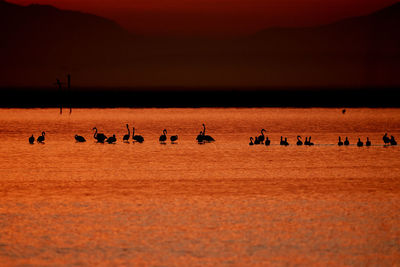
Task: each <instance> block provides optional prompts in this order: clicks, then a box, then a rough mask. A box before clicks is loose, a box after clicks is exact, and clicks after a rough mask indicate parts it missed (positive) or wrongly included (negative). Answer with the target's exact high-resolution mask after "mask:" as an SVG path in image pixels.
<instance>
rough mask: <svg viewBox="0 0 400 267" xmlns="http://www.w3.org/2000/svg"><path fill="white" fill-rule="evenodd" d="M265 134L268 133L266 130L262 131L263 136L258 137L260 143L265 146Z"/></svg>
mask: <svg viewBox="0 0 400 267" xmlns="http://www.w3.org/2000/svg"><path fill="white" fill-rule="evenodd" d="M264 132H266V130H265V129H261V135H259V136H258V141H260V143H261V144H264V140H265V135H264Z"/></svg>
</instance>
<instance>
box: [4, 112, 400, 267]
mask: <svg viewBox="0 0 400 267" xmlns="http://www.w3.org/2000/svg"><path fill="white" fill-rule="evenodd" d="M126 123H129V125H130V128H132V127H133V126H135V128H136V134H140V135H143V137H144V138H145V142H144V143H143V144H138V143H129V144H126V143H122V142H121V140H122V136H123V135H124V134H126V127H125V124H126ZM202 123H205V124H206V126H207V132H206V133H207V134H209V135H211V136H213V137H214V138H215V139H216V142H215V143H210V144H204V145H199V144H197V143H196V141H195V138H196V136H197V134H198V133H199V132H200V131H201V130H202V126H201V125H202ZM94 126H96V127H97V128H98V129H99V131H100V132H103V133H105V134H106V135H112V134H116V136H117V139H118V142H117V144H115V145H109V144H96V143H95V142H94V139H93V131H92V130H91V129H92V128H93V127H94ZM164 128H166V129H167V130H168V135H170V134H171V135H175V134H178V135H179V140H178V143H177V144H170V143H169V142H168V143H167V144H165V145H161V144H159V142H158V137H159V136H160V134H161V133H162V130H163V129H164ZM262 128H265V129H266V130H267V133H266V135H268V136H269V138H270V139H271V140H272V146H270V147H265V146H253V147H250V146H249V145H248V143H249V137H250V136H256V135H259V134H260V130H261V129H262ZM42 130H44V131H46V142H45V144H43V145H42V144H34V145H29V144H28V137H29V136H30V135H31V134H34V135H35V137H37V136H38V135H39V134H40V133H41V131H42ZM385 132H388V133H389V135H394V136H395V137H397V139H400V110H398V109H350V110H348V112H347V113H346V114H345V115H343V114H342V113H341V110H339V109H279V108H277V109H80V110H79V109H76V110H74V111H73V113H72V115H71V116H69V115H68V114H64V115H63V116H60V115H59V114H58V110H57V109H28V110H22V109H21V110H19V109H1V110H0V136H1V144H0V265H16V266H18V265H24V266H25V265H26V264H28V265H29V264H32V265H35V266H36V265H39V266H42V265H51V266H54V265H56V266H58V265H61V266H62V265H67V266H75V265H77V266H82V265H83V266H85V265H91V266H93V265H145V266H176V265H184V266H204V265H205V266H207V265H211V266H213V265H214V266H215V265H218V266H221V265H222V266H224V265H234V266H246V265H252V266H257V265H277V266H281V265H285V266H286V265H298V264H300V265H323V266H326V265H328V266H337V265H356V266H360V265H361V266H364V265H379V266H393V265H399V264H400V151H399V147H398V146H392V147H384V146H383V145H382V144H383V142H382V136H383V134H384V133H385ZM75 134H80V135H83V136H85V137H86V139H87V140H88V141H87V142H86V143H82V144H81V143H75V140H74V135H75ZM281 135H282V136H286V137H288V141H289V142H290V143H291V145H290V146H288V147H281V146H279V145H278V144H279V139H280V136H281ZM297 135H301V136H312V141H313V142H314V143H315V144H316V145H315V146H313V147H297V146H295V145H294V144H295V142H296V136H297ZM339 135H341V136H342V137H345V136H348V137H349V138H350V141H351V142H352V144H353V145H351V146H349V147H338V146H336V145H335V144H336V143H337V137H338V136H339ZM367 136H368V137H369V138H370V140H371V141H372V144H373V146H372V147H369V148H367V147H363V148H359V147H357V146H355V145H354V144H355V143H356V141H357V139H358V138H359V137H360V138H361V139H362V140H363V141H364V142H365V139H366V137H367Z"/></svg>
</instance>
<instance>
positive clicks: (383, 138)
mask: <svg viewBox="0 0 400 267" xmlns="http://www.w3.org/2000/svg"><path fill="white" fill-rule="evenodd" d="M382 140H383V142H384V143H385V145H388V144H389V143H390V139H389V137H388V136H387V133H385V135H384V136H383V137H382Z"/></svg>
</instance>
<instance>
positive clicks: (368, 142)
mask: <svg viewBox="0 0 400 267" xmlns="http://www.w3.org/2000/svg"><path fill="white" fill-rule="evenodd" d="M365 145H366V146H371V141H369V138H368V137H367V141H366V142H365Z"/></svg>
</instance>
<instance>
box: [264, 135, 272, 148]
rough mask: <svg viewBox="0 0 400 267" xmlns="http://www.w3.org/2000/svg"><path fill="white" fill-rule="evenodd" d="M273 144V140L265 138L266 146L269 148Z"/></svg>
mask: <svg viewBox="0 0 400 267" xmlns="http://www.w3.org/2000/svg"><path fill="white" fill-rule="evenodd" d="M270 144H271V140H269V139H268V136H267V137H266V138H265V145H266V146H269V145H270Z"/></svg>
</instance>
